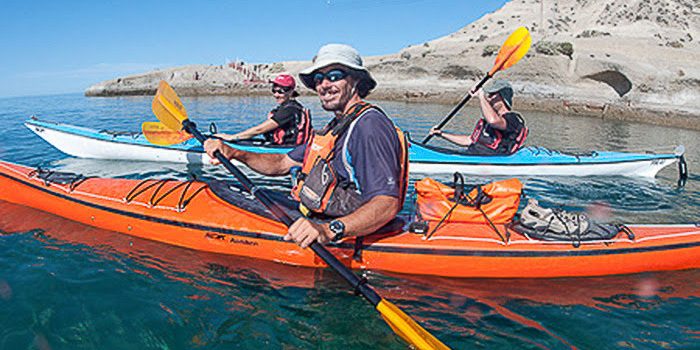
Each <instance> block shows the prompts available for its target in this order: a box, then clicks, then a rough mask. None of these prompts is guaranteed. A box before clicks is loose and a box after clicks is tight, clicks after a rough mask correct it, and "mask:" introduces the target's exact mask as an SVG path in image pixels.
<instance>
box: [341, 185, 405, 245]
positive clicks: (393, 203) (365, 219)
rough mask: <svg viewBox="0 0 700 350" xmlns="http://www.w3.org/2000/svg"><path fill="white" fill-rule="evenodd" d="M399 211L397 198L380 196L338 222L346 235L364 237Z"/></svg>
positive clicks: (380, 226)
mask: <svg viewBox="0 0 700 350" xmlns="http://www.w3.org/2000/svg"><path fill="white" fill-rule="evenodd" d="M400 209H401V208H399V199H398V198H395V197H391V196H384V195H380V196H376V197H374V198H372V199H370V200H369V201H368V202H367V203H365V204H363V205H362V206H361V207H359V208H357V210H355V211H354V212H353V213H351V214H349V215H346V216H344V217H342V218H338V220H340V221H342V222H343V224H345V233H346V235H348V236H365V235H368V234H370V233H374V232H375V231H377V230H379V229H380V228H382V226H384V225H386V224H387V223H388V222H389V221H391V220H392V219H394V217H396V214H398V212H399V210H400Z"/></svg>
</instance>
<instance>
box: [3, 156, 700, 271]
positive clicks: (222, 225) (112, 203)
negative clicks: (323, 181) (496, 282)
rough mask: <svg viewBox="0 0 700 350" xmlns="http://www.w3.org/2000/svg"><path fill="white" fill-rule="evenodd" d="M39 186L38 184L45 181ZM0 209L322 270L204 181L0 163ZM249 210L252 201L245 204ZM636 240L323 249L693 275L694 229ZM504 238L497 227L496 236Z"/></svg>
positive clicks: (404, 261)
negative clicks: (68, 172)
mask: <svg viewBox="0 0 700 350" xmlns="http://www.w3.org/2000/svg"><path fill="white" fill-rule="evenodd" d="M44 178H46V177H44ZM0 188H2V192H1V193H0V200H4V201H7V202H12V203H16V204H20V205H24V206H28V207H32V208H36V209H39V210H42V211H45V212H49V213H52V214H55V215H58V216H62V217H65V218H67V219H70V220H73V221H77V222H80V223H83V224H86V225H90V226H94V227H98V228H102V229H106V230H111V231H116V232H120V233H124V234H128V235H132V236H136V237H141V238H145V239H150V240H154V241H159V242H163V243H167V244H172V245H175V246H180V247H186V248H189V249H195V250H200V251H206V252H212V253H219V254H229V255H237V256H244V257H251V258H256V259H262V260H268V261H274V262H279V263H284V264H291V265H299V266H306V267H324V266H325V264H324V263H323V262H322V261H321V260H320V259H319V258H317V257H316V256H315V254H314V253H313V252H312V251H311V250H308V249H301V248H299V247H298V246H297V245H296V244H294V243H290V242H286V241H284V240H283V239H282V237H283V236H284V233H285V232H286V228H285V226H284V225H283V224H282V223H280V222H278V221H276V220H274V219H273V218H272V217H270V215H269V214H268V215H264V214H261V213H258V212H255V211H251V210H248V209H244V207H245V206H243V205H239V204H238V203H236V205H233V204H231V203H229V202H227V201H226V200H224V199H222V198H220V197H219V196H218V195H217V193H215V192H214V190H213V189H212V188H211V186H209V185H208V184H206V183H203V182H188V183H184V182H180V181H157V180H144V181H139V180H129V179H110V178H87V179H85V178H82V179H79V178H76V179H74V180H73V181H72V182H65V181H64V183H59V182H49V181H46V180H45V179H42V178H41V176H38V173H37V172H36V171H35V169H32V168H28V167H24V166H21V165H16V164H12V163H7V162H0ZM251 201H252V200H251ZM629 227H630V228H631V230H632V231H633V232H634V234H635V238H634V239H629V238H628V237H626V236H625V235H618V237H616V238H615V239H613V240H610V241H607V242H583V243H582V244H581V246H580V247H578V248H575V247H573V245H572V244H571V242H544V241H538V240H532V239H528V238H527V237H525V236H521V235H519V234H517V233H514V232H513V233H512V234H511V236H510V238H509V240H508V241H507V242H503V241H502V240H501V239H500V238H499V237H498V235H497V234H496V233H495V232H494V231H493V230H492V229H491V228H489V226H487V225H481V224H456V223H451V224H443V225H442V226H441V227H440V228H439V230H437V232H435V234H434V235H433V236H432V237H431V238H430V239H425V237H424V236H423V235H418V234H414V233H410V232H401V231H399V232H393V233H386V234H378V235H371V236H368V237H365V238H364V240H362V242H360V243H357V244H356V242H355V241H354V240H353V239H349V240H346V241H343V242H342V243H341V244H339V245H338V246H329V250H330V251H331V252H332V253H333V254H335V255H336V256H337V257H338V258H339V259H340V260H341V261H342V262H343V263H345V264H346V265H348V266H350V267H351V268H354V269H373V270H383V271H390V272H397V273H405V274H417V275H435V276H444V277H459V278H467V277H487V278H553V277H575V276H604V275H617V274H630V273H639V272H648V271H666V270H683V269H695V268H700V227H698V226H697V225H629ZM500 228H501V231H502V232H504V231H505V228H504V227H502V226H501V227H500Z"/></svg>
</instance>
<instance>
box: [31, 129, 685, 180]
mask: <svg viewBox="0 0 700 350" xmlns="http://www.w3.org/2000/svg"><path fill="white" fill-rule="evenodd" d="M25 125H26V126H27V127H28V128H29V129H30V130H32V131H33V132H34V133H35V134H37V135H38V136H40V137H41V138H42V139H44V140H45V141H46V142H48V143H49V144H51V145H52V146H53V147H55V148H57V149H59V150H60V151H62V152H64V153H66V154H68V155H71V156H75V157H79V158H96V159H121V160H139V161H161V162H162V161H165V162H177V163H194V164H207V163H208V162H209V157H208V156H207V155H206V154H205V153H204V151H203V149H202V147H201V145H199V144H198V142H196V140H194V139H191V140H188V141H186V142H184V143H182V144H178V145H173V146H157V145H153V144H151V143H149V142H148V141H147V140H146V139H145V137H143V135H142V134H129V135H120V133H119V132H109V133H108V132H100V131H97V130H94V129H90V128H85V127H77V126H72V125H66V124H61V123H53V122H45V121H40V120H36V119H32V120H29V121H27V122H26V123H25ZM134 135H138V136H134ZM229 145H230V146H232V147H234V148H238V149H241V150H245V151H252V152H262V153H286V152H288V151H290V150H291V149H292V148H291V147H280V146H270V145H265V146H260V145H250V144H241V143H229ZM683 152H684V149H683V148H682V147H677V149H676V151H675V153H660V154H657V153H624V152H596V151H593V152H590V153H587V154H568V153H562V152H559V151H554V150H549V149H546V148H543V147H533V146H530V147H525V148H523V149H521V150H519V151H518V152H517V153H515V154H513V155H508V156H470V155H466V154H464V153H462V152H459V151H458V150H453V149H447V148H441V147H436V146H428V145H424V144H420V143H417V142H414V141H411V147H410V148H409V153H410V154H409V158H410V162H411V168H410V169H411V172H412V173H423V174H447V173H453V172H454V171H459V172H462V173H465V174H472V175H511V176H513V175H532V176H538V175H541V176H549V175H552V176H593V175H610V176H614V175H621V176H631V177H641V178H653V177H655V176H656V174H657V173H658V172H659V171H660V170H661V169H662V168H664V167H666V166H668V165H670V164H672V163H674V162H679V167H680V166H681V164H680V163H682V162H683V163H684V160H683ZM686 173H687V170H686ZM681 176H683V171H682V170H681ZM686 176H687V175H686Z"/></svg>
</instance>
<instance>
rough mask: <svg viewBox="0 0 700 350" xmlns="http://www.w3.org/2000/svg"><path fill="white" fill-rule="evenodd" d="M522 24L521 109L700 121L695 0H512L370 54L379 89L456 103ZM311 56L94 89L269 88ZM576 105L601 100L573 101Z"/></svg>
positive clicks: (517, 74)
mask: <svg viewBox="0 0 700 350" xmlns="http://www.w3.org/2000/svg"><path fill="white" fill-rule="evenodd" d="M446 10H449V9H446ZM518 26H526V27H528V28H529V29H530V32H531V34H532V39H533V48H531V50H530V52H529V53H528V54H527V55H526V56H525V57H524V58H523V59H522V60H521V61H520V62H519V63H518V64H517V65H515V66H513V67H511V68H509V69H508V70H507V71H504V72H500V73H497V74H498V75H499V77H504V78H508V79H510V80H511V81H512V82H513V85H514V87H515V89H516V96H515V107H516V108H518V107H520V108H523V107H527V108H535V109H542V110H552V111H563V112H567V111H569V112H571V113H582V112H581V110H584V112H583V113H584V114H589V115H606V117H608V116H611V115H607V114H606V113H612V112H610V111H615V115H617V116H620V115H625V113H628V114H630V115H631V114H635V113H636V114H638V115H643V114H645V113H646V114H649V115H653V113H655V112H660V113H663V114H664V115H666V116H669V117H668V118H662V119H663V120H664V123H669V120H671V123H672V121H673V115H679V116H682V117H679V120H680V119H683V120H684V122H683V123H682V124H683V126H684V127H691V128H695V129H700V85H699V84H698V82H700V64H698V63H697V62H698V57H700V42H698V41H697V40H696V38H698V37H700V33H699V32H700V8H698V5H697V4H694V0H664V1H652V0H630V1H617V0H558V1H548V0H546V1H544V3H543V2H542V1H541V0H517V1H510V2H508V3H506V4H505V5H504V6H503V8H501V9H499V10H497V11H495V12H493V13H490V14H487V15H485V16H483V17H482V18H480V19H479V20H477V21H475V22H474V23H471V24H469V25H467V26H465V27H464V28H462V29H460V30H458V31H456V32H455V33H453V34H450V35H448V36H445V37H442V38H438V39H436V40H433V41H429V42H426V43H420V44H417V45H412V46H409V47H407V48H405V49H403V50H401V51H400V52H398V53H395V54H389V55H385V56H375V57H367V58H366V60H365V63H366V65H367V66H368V68H369V69H370V71H371V72H372V74H373V75H374V76H375V78H376V79H377V81H378V82H379V85H378V87H377V88H376V89H375V91H374V92H373V93H372V98H391V99H400V100H415V101H439V102H447V103H454V102H456V101H458V100H459V98H460V97H461V96H462V95H463V94H464V93H465V92H466V91H467V90H468V89H469V88H470V87H471V86H472V85H473V84H474V83H475V82H476V81H478V80H480V79H481V78H482V77H483V75H484V74H485V73H486V72H487V71H488V70H489V69H490V68H491V66H492V65H493V60H494V58H495V57H496V52H497V51H498V48H500V46H501V44H502V43H503V42H504V41H505V38H506V37H507V36H508V35H509V34H510V33H512V31H513V30H514V29H515V28H517V27H518ZM312 55H313V53H312V52H310V53H309V57H311V56H312ZM308 64H310V63H309V62H279V63H274V64H263V65H245V64H243V65H235V66H229V65H222V66H204V65H192V66H186V67H178V68H172V69H168V70H163V71H155V72H149V73H145V74H140V75H135V76H129V77H121V78H118V79H114V80H110V81H106V82H102V83H99V84H96V85H94V86H92V87H90V88H88V90H86V95H89V96H112V95H129V94H152V93H153V92H154V91H155V88H156V86H157V83H158V81H159V80H160V79H165V80H167V81H168V82H170V83H171V84H172V85H173V86H174V87H175V88H176V89H177V90H178V92H179V93H182V94H191V95H209V94H232V95H233V94H256V93H260V94H266V93H267V90H268V86H267V84H265V80H266V79H265V78H267V77H269V76H272V75H274V74H277V73H279V72H282V71H286V72H290V73H292V74H297V73H298V72H299V71H300V70H301V69H302V68H304V67H305V66H307V65H308ZM250 71H254V72H255V73H256V77H257V78H256V79H251V75H250V74H249V73H250ZM300 92H302V93H311V92H310V91H308V90H305V89H304V88H303V87H300ZM519 101H521V102H522V103H521V104H520V105H519ZM577 105H582V106H586V105H588V106H603V107H600V108H598V107H596V108H589V109H585V108H584V109H581V110H579V111H573V110H572V108H570V107H567V106H577ZM585 110H588V111H585ZM642 110H643V111H645V113H640V112H639V111H642ZM611 117H615V116H611ZM650 119H651V120H650V121H655V120H653V119H655V118H650ZM688 120H690V121H695V122H690V123H688ZM678 125H680V124H678Z"/></svg>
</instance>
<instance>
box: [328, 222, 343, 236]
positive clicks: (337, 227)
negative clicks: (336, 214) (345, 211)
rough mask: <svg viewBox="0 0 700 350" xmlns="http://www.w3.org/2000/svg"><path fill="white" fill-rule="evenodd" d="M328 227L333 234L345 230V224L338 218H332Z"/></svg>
mask: <svg viewBox="0 0 700 350" xmlns="http://www.w3.org/2000/svg"><path fill="white" fill-rule="evenodd" d="M328 228H329V229H330V230H331V231H333V233H335V234H339V233H343V232H344V231H345V224H343V222H342V221H339V220H333V221H331V223H330V224H329V225H328Z"/></svg>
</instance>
